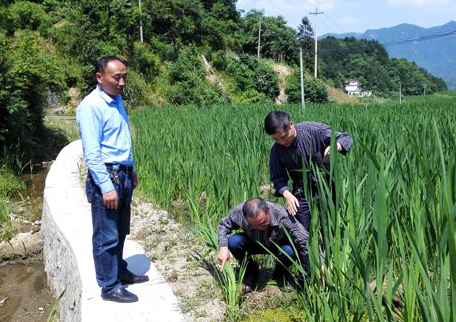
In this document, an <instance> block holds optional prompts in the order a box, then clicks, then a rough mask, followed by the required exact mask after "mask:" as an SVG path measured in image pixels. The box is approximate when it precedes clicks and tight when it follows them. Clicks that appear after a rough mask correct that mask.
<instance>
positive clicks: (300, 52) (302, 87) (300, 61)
mask: <svg viewBox="0 0 456 322" xmlns="http://www.w3.org/2000/svg"><path fill="white" fill-rule="evenodd" d="M302 65H303V63H302V48H301V47H300V48H299V67H300V71H301V105H302V109H305V108H306V100H305V98H304V76H303V74H304V68H303V66H302Z"/></svg>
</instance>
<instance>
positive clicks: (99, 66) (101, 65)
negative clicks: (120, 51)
mask: <svg viewBox="0 0 456 322" xmlns="http://www.w3.org/2000/svg"><path fill="white" fill-rule="evenodd" d="M113 60H118V61H120V62H121V63H122V64H124V65H125V63H124V62H123V60H122V59H120V58H117V57H116V56H104V57H101V58H100V59H98V60H97V62H96V64H95V74H96V73H103V72H104V70H105V69H106V66H107V65H108V64H109V62H111V61H113Z"/></svg>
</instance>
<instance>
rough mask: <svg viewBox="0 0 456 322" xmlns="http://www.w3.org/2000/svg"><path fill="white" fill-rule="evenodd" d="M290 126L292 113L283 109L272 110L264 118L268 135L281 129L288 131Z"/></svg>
mask: <svg viewBox="0 0 456 322" xmlns="http://www.w3.org/2000/svg"><path fill="white" fill-rule="evenodd" d="M290 126H291V119H290V115H288V114H287V113H286V112H283V111H272V112H270V113H269V114H268V115H267V116H266V118H265V119H264V130H265V131H266V133H267V134H268V135H272V134H275V133H277V132H278V131H279V130H281V129H282V130H284V131H288V130H289V129H290Z"/></svg>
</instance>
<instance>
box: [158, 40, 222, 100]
mask: <svg viewBox="0 0 456 322" xmlns="http://www.w3.org/2000/svg"><path fill="white" fill-rule="evenodd" d="M206 74H207V73H206V71H205V69H204V66H203V61H202V57H201V55H200V54H199V52H198V49H197V48H196V47H194V46H187V47H185V48H184V49H183V50H182V51H181V52H180V53H179V57H178V58H177V60H176V62H174V63H172V64H171V66H170V67H169V80H170V84H171V85H172V87H171V88H170V90H169V91H168V93H167V96H168V99H169V101H170V102H171V103H173V104H178V105H188V104H197V105H200V106H201V105H207V104H220V103H224V102H226V101H227V98H226V97H224V95H223V92H222V89H221V88H220V87H219V86H218V85H217V84H212V83H210V82H209V81H208V80H206Z"/></svg>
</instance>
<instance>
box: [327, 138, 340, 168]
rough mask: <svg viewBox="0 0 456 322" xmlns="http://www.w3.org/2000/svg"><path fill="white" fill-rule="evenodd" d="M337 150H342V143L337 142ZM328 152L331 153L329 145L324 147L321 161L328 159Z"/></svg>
mask: <svg viewBox="0 0 456 322" xmlns="http://www.w3.org/2000/svg"><path fill="white" fill-rule="evenodd" d="M337 151H339V152H340V151H342V144H340V143H339V142H337ZM330 154H331V146H328V147H326V149H325V152H324V154H323V160H322V161H323V163H328V162H329V160H330Z"/></svg>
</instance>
